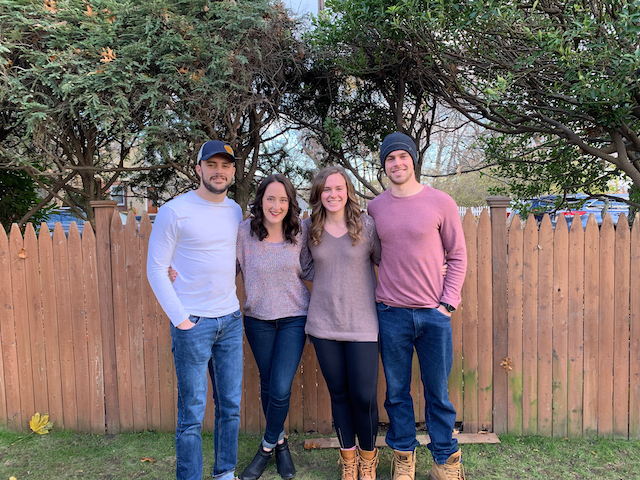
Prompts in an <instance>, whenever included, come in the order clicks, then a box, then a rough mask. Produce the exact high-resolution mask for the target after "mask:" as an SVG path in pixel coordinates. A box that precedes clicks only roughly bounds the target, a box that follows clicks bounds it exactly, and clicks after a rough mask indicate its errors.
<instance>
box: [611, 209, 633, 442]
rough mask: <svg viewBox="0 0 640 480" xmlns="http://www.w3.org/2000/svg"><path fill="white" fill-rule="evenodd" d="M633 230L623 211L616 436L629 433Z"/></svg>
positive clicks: (617, 257) (616, 336)
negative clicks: (631, 242)
mask: <svg viewBox="0 0 640 480" xmlns="http://www.w3.org/2000/svg"><path fill="white" fill-rule="evenodd" d="M630 233H631V232H630V231H629V223H628V222H627V218H626V216H625V215H624V214H622V215H620V218H618V224H617V226H616V238H615V243H616V247H615V266H614V271H615V278H614V292H615V299H614V302H615V313H614V317H615V318H614V345H613V435H614V436H615V437H617V438H628V437H629V335H630V331H629V293H630V292H629V280H630V277H629V273H630V272H629V265H630V264H631V252H630V246H631V245H630Z"/></svg>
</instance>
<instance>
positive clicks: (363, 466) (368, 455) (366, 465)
mask: <svg viewBox="0 0 640 480" xmlns="http://www.w3.org/2000/svg"><path fill="white" fill-rule="evenodd" d="M377 466H378V449H377V448H375V447H374V449H373V450H360V448H359V447H358V474H359V475H360V480H376V467H377Z"/></svg>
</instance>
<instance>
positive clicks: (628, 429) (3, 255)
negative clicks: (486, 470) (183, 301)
mask: <svg viewBox="0 0 640 480" xmlns="http://www.w3.org/2000/svg"><path fill="white" fill-rule="evenodd" d="M507 205H508V202H505V201H502V203H500V202H497V203H494V204H493V206H492V212H491V217H490V215H489V212H488V211H487V210H483V211H482V212H481V213H480V216H479V218H477V219H476V218H474V216H475V213H474V212H473V211H467V213H466V214H465V216H464V218H463V230H464V234H465V239H466V245H467V252H468V270H467V275H466V279H465V283H464V286H463V291H462V304H461V307H460V308H459V309H458V310H457V311H456V312H454V314H453V315H452V318H451V322H452V328H453V340H454V365H453V370H452V374H451V377H450V380H449V389H450V395H451V399H452V401H453V403H454V405H455V407H456V409H457V412H458V418H457V420H458V421H460V422H462V428H463V431H464V432H466V433H475V432H478V431H494V432H496V433H505V432H511V433H515V434H524V435H532V434H540V435H553V436H561V437H565V436H570V437H581V436H587V437H588V436H594V435H599V436H614V437H620V438H640V228H635V229H633V230H631V229H630V228H629V226H628V224H627V222H626V219H624V218H622V217H621V218H620V220H619V223H618V226H617V228H614V226H613V224H612V222H611V221H610V219H608V218H606V219H605V221H604V223H603V225H602V228H600V229H599V228H598V226H597V224H596V223H595V222H594V221H590V222H589V223H588V224H587V227H586V229H585V230H583V228H582V226H581V222H573V224H572V226H571V229H570V230H569V229H567V228H566V225H565V223H564V222H565V220H564V217H561V218H560V219H559V221H558V226H557V228H556V229H555V231H554V230H553V228H552V226H551V222H550V221H549V219H548V218H545V219H544V221H543V222H542V224H541V225H540V227H539V228H538V227H537V226H536V222H535V221H529V222H526V223H524V222H521V221H520V219H518V218H517V217H516V218H514V219H513V221H512V222H511V225H510V228H509V230H508V231H507V227H506V207H507ZM96 219H97V230H96V233H95V235H94V231H93V230H92V228H91V226H90V225H89V224H86V225H85V228H84V231H83V233H82V236H81V235H80V233H79V232H78V230H77V228H75V226H72V227H71V228H70V230H69V235H68V237H67V236H66V235H65V234H64V231H63V230H62V228H61V227H60V226H57V227H56V228H55V229H54V232H53V235H51V232H50V231H49V230H48V229H47V227H46V225H43V226H42V227H41V229H40V233H39V235H38V236H36V234H35V231H34V229H33V227H32V226H31V225H28V226H27V228H26V231H25V233H24V235H22V233H21V232H20V230H19V229H18V227H17V226H15V225H14V226H13V227H12V229H11V231H10V234H9V235H8V236H7V235H6V234H5V233H4V230H3V229H0V340H1V343H0V348H1V352H0V353H1V354H0V425H2V426H7V427H8V428H10V429H12V430H22V431H25V430H27V429H28V421H29V419H30V418H31V416H32V415H33V414H34V413H35V412H40V413H45V412H48V413H49V414H50V418H51V420H53V421H54V422H55V425H56V428H64V429H68V430H74V431H81V432H91V433H104V432H105V431H106V432H109V433H117V432H120V431H141V430H158V431H171V430H173V429H174V428H175V422H176V401H175V400H176V399H175V395H176V380H175V373H174V368H173V361H172V354H171V339H170V335H169V320H168V318H167V317H166V315H165V314H164V312H163V311H162V309H161V308H160V306H159V305H158V303H157V301H156V299H155V297H154V295H153V292H152V290H151V288H150V287H149V283H148V281H147V278H146V271H145V268H144V267H145V265H146V254H147V247H148V240H149V234H150V233H151V229H152V226H151V222H150V221H149V219H148V217H146V216H143V218H142V220H141V222H140V226H139V227H138V226H137V225H136V224H135V222H127V224H126V226H123V225H122V221H121V219H120V215H119V214H118V213H117V212H115V211H114V209H113V205H112V203H111V202H101V204H98V205H96ZM492 219H493V223H492ZM563 225H564V226H565V228H561V227H562V226H563ZM237 285H238V295H239V297H240V299H242V297H243V295H244V290H243V286H242V283H241V280H240V277H238V279H237ZM244 356H245V370H244V379H243V383H244V385H243V389H244V394H243V400H242V402H243V404H242V416H241V429H242V430H243V431H245V432H250V433H257V432H260V431H261V430H263V429H264V416H263V414H262V412H261V408H260V400H259V382H258V370H257V367H256V364H255V361H254V360H253V357H252V355H251V351H250V349H249V348H248V346H247V345H245V349H244ZM414 360H415V359H414ZM380 372H381V378H380V382H379V386H378V394H379V405H380V420H381V421H382V422H386V421H387V420H388V417H387V415H386V412H385V410H384V408H383V407H382V404H383V401H384V391H385V380H384V376H383V374H382V368H381V369H380ZM413 378H414V381H413V383H412V395H413V398H414V408H415V413H416V418H417V419H418V420H419V421H424V403H423V402H424V400H423V394H422V385H421V384H420V379H419V372H418V365H417V361H414V376H413ZM212 404H213V402H211V401H210V402H208V404H207V410H206V415H205V425H204V427H205V429H207V430H212V429H213V418H214V415H213V414H214V412H213V405H212ZM286 428H287V430H288V431H293V430H297V431H318V432H321V433H330V432H331V428H332V425H331V407H330V400H329V393H328V390H327V387H326V383H325V382H324V378H323V377H322V374H321V372H320V370H319V368H318V365H317V362H316V357H315V352H314V350H313V346H312V345H307V346H306V347H305V350H304V353H303V357H302V361H301V364H300V368H299V371H298V374H297V375H296V377H295V379H294V382H293V387H292V396H291V408H290V413H289V417H288V419H287V424H286Z"/></svg>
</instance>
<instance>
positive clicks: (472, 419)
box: [461, 209, 478, 433]
mask: <svg viewBox="0 0 640 480" xmlns="http://www.w3.org/2000/svg"><path fill="white" fill-rule="evenodd" d="M462 230H463V231H464V238H465V243H466V247H467V273H466V276H465V280H464V285H463V287H462V309H461V310H462V356H463V371H464V397H463V398H464V411H463V417H462V422H463V430H464V432H465V433H477V432H478V238H477V237H478V235H477V229H476V222H475V219H474V218H473V214H472V213H471V210H470V209H469V210H467V214H466V215H465V216H464V220H463V221H462Z"/></svg>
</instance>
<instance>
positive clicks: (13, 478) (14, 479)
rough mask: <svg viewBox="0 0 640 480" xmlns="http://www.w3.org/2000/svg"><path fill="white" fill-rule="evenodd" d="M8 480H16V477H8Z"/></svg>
mask: <svg viewBox="0 0 640 480" xmlns="http://www.w3.org/2000/svg"><path fill="white" fill-rule="evenodd" d="M9 480H18V479H17V478H16V477H9Z"/></svg>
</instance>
